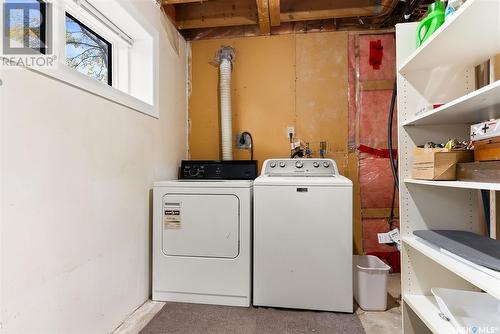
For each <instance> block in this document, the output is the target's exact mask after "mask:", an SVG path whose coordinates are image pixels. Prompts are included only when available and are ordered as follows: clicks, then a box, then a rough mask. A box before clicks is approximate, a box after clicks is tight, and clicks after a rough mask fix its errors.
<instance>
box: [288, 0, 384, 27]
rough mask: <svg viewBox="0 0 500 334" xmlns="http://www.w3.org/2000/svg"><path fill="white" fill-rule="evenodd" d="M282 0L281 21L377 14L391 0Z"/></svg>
mask: <svg viewBox="0 0 500 334" xmlns="http://www.w3.org/2000/svg"><path fill="white" fill-rule="evenodd" d="M378 2H379V3H380V4H376V3H377V1H374V0H340V1H339V0H316V1H302V0H283V1H282V6H281V7H282V12H281V15H280V16H281V21H282V22H292V21H307V20H323V19H331V18H344V17H365V16H378V15H380V14H382V13H384V12H386V10H387V8H386V7H387V6H388V5H390V4H391V3H392V2H393V1H392V0H382V1H378Z"/></svg>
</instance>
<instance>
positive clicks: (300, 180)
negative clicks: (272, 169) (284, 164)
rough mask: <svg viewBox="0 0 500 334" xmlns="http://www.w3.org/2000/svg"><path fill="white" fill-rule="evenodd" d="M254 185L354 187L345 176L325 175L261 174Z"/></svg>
mask: <svg viewBox="0 0 500 334" xmlns="http://www.w3.org/2000/svg"><path fill="white" fill-rule="evenodd" d="M254 185H255V186H256V187H258V186H323V187H352V181H351V180H349V179H348V178H346V177H344V176H341V175H339V176H324V177H297V176H289V177H285V176H283V177H281V176H259V177H258V178H257V179H255V182H254Z"/></svg>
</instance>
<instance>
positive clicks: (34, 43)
mask: <svg viewBox="0 0 500 334" xmlns="http://www.w3.org/2000/svg"><path fill="white" fill-rule="evenodd" d="M47 6H48V4H47V3H45V2H43V1H37V0H6V1H5V3H4V11H5V13H4V19H5V21H4V29H5V37H6V38H5V39H4V52H5V53H7V54H13V53H14V54H29V53H33V51H36V52H41V53H46V46H45V43H46V28H47V27H46V25H47V17H45V16H46V12H47Z"/></svg>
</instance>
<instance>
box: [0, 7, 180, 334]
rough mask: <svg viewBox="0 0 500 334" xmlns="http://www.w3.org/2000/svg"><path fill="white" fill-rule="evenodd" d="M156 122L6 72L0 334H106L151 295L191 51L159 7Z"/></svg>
mask: <svg viewBox="0 0 500 334" xmlns="http://www.w3.org/2000/svg"><path fill="white" fill-rule="evenodd" d="M133 1H134V6H136V7H137V9H138V10H139V11H140V12H141V13H142V14H143V15H144V16H145V17H146V18H147V19H148V21H149V22H150V23H151V24H152V25H153V26H155V27H157V29H158V30H159V31H160V75H159V77H160V119H155V118H152V117H150V116H146V115H143V114H140V113H138V112H136V111H134V110H131V109H128V108H126V107H124V106H121V105H118V104H116V103H114V102H110V101H107V100H105V99H103V98H101V97H98V96H95V95H91V94H90V93H87V92H84V91H82V90H79V89H77V88H73V87H70V86H67V85H65V84H63V83H61V82H59V81H56V80H54V79H51V78H48V77H44V76H42V75H40V74H39V73H35V72H31V71H27V70H23V69H16V70H5V71H3V72H2V73H1V79H2V81H3V85H2V86H1V87H0V92H1V97H0V98H1V104H0V105H1V159H2V160H1V172H2V173H1V188H2V192H1V196H2V198H1V207H2V212H1V218H2V221H1V225H0V226H1V230H0V233H1V238H0V261H1V262H0V265H1V272H0V273H1V284H0V288H1V290H0V292H1V295H0V311H1V313H0V321H1V324H2V329H0V332H1V333H8V334H11V333H16V334H17V333H50V334H54V333H64V334H67V333H109V332H111V331H112V330H113V329H114V328H116V327H117V326H118V325H119V324H120V323H121V321H123V320H124V319H125V318H126V317H127V315H128V314H130V313H132V312H133V311H134V309H135V308H137V307H138V306H139V305H141V304H142V303H143V302H144V301H145V300H146V299H147V298H148V296H149V292H150V262H149V259H150V255H149V254H150V249H149V247H150V242H149V241H150V236H149V233H150V192H149V190H150V189H151V185H152V182H153V181H155V180H161V179H169V178H175V177H176V173H177V165H178V162H179V160H180V159H182V158H185V157H186V152H187V143H186V137H187V136H186V131H187V129H186V124H187V122H186V43H185V41H184V40H183V39H182V38H180V37H179V36H178V34H177V32H175V31H174V30H173V29H172V27H171V26H170V24H169V23H167V22H166V20H165V19H164V18H163V17H162V15H161V13H160V12H159V10H158V7H156V6H155V5H154V4H153V3H154V1H153V0H133Z"/></svg>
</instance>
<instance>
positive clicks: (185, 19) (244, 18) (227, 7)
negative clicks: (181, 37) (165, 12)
mask: <svg viewBox="0 0 500 334" xmlns="http://www.w3.org/2000/svg"><path fill="white" fill-rule="evenodd" d="M175 9H176V13H175V14H176V15H175V16H176V21H177V27H178V28H179V29H198V28H212V27H225V26H240V25H252V24H257V23H258V19H257V4H256V2H255V0H216V1H206V2H202V3H200V2H198V3H189V4H187V3H186V4H180V5H176V6H175Z"/></svg>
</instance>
